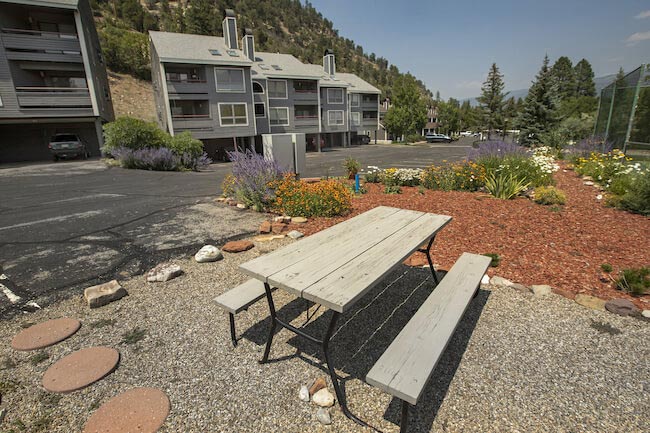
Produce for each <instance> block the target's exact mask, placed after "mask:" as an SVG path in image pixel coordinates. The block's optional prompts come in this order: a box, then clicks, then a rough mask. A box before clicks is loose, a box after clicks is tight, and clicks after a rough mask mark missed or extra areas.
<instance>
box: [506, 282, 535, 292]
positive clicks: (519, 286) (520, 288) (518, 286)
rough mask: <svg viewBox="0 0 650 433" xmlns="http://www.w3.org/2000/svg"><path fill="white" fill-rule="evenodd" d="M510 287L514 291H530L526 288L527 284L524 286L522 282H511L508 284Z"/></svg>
mask: <svg viewBox="0 0 650 433" xmlns="http://www.w3.org/2000/svg"><path fill="white" fill-rule="evenodd" d="M510 288H511V289H515V290H516V291H518V292H521V293H530V289H529V288H528V286H524V285H523V284H519V283H512V284H511V285H510Z"/></svg>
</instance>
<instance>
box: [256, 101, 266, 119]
mask: <svg viewBox="0 0 650 433" xmlns="http://www.w3.org/2000/svg"><path fill="white" fill-rule="evenodd" d="M255 117H266V110H265V109H264V104H259V103H258V104H255Z"/></svg>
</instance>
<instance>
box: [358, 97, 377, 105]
mask: <svg viewBox="0 0 650 433" xmlns="http://www.w3.org/2000/svg"><path fill="white" fill-rule="evenodd" d="M362 100H363V103H364V104H368V103H375V104H376V103H377V95H363V99H362Z"/></svg>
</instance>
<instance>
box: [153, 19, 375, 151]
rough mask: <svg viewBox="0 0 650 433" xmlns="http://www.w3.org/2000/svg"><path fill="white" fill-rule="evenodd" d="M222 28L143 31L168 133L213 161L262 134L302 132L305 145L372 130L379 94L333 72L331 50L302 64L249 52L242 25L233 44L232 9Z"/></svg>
mask: <svg viewBox="0 0 650 433" xmlns="http://www.w3.org/2000/svg"><path fill="white" fill-rule="evenodd" d="M222 25H223V34H224V37H214V36H200V35H190V34H180V33H168V32H149V34H150V39H151V62H152V81H153V88H154V93H155V95H154V96H155V101H156V111H157V117H158V122H159V123H160V125H161V126H162V127H163V128H164V129H166V130H167V131H169V133H170V134H177V133H179V132H182V131H189V132H190V133H191V134H192V136H193V137H195V138H197V139H199V140H201V141H202V142H203V144H204V148H205V150H206V152H207V153H208V155H209V156H210V157H211V158H213V159H216V160H223V159H225V158H226V155H225V152H226V151H228V150H233V149H235V148H240V149H241V148H250V149H256V150H257V151H258V152H259V151H261V142H262V140H261V134H269V133H270V134H272V133H287V132H291V133H305V134H306V137H307V146H308V150H321V149H322V148H324V147H331V146H348V145H349V144H350V143H351V141H353V138H354V137H353V136H354V135H356V134H368V135H372V134H376V131H377V130H378V129H379V95H380V94H381V92H380V91H379V90H378V89H377V88H375V87H373V86H372V85H370V84H369V83H367V82H365V81H364V80H362V79H361V78H359V77H357V76H356V75H354V74H343V73H337V72H336V59H335V55H334V53H332V52H331V51H327V52H325V53H324V55H323V65H312V64H304V63H302V62H300V61H299V60H298V59H296V58H295V57H294V56H292V55H289V54H280V53H265V52H258V51H256V50H255V40H254V37H253V32H252V31H251V30H249V29H246V31H245V32H244V34H243V38H242V39H241V47H240V46H239V40H238V33H237V20H236V17H235V14H234V12H233V11H232V10H226V14H225V18H224V20H223V22H222Z"/></svg>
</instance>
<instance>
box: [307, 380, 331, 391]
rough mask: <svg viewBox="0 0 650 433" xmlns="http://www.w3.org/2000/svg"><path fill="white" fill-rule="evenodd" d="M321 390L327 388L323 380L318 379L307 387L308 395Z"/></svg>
mask: <svg viewBox="0 0 650 433" xmlns="http://www.w3.org/2000/svg"><path fill="white" fill-rule="evenodd" d="M323 388H327V381H325V378H323V377H319V378H318V379H316V380H315V381H314V383H312V384H311V386H310V387H309V395H314V394H316V393H317V392H318V391H320V390H321V389H323Z"/></svg>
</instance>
